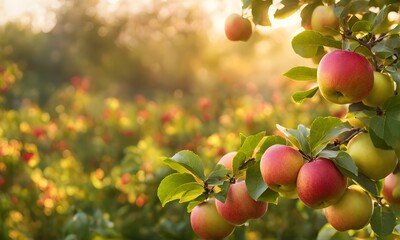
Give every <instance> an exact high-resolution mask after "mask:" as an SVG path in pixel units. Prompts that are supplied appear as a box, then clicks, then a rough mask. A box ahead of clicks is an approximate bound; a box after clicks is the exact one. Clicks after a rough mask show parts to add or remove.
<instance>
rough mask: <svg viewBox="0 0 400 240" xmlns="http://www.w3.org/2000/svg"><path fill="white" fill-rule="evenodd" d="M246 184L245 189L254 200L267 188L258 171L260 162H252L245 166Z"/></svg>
mask: <svg viewBox="0 0 400 240" xmlns="http://www.w3.org/2000/svg"><path fill="white" fill-rule="evenodd" d="M246 186H247V191H248V192H249V194H250V196H251V197H252V198H253V199H254V200H258V198H259V197H260V196H261V195H262V194H263V192H265V190H267V188H268V186H267V184H265V182H264V180H263V178H262V176H261V171H260V164H259V163H257V164H254V165H253V166H251V167H249V168H247V171H246Z"/></svg>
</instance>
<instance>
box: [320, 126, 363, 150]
mask: <svg viewBox="0 0 400 240" xmlns="http://www.w3.org/2000/svg"><path fill="white" fill-rule="evenodd" d="M365 131H366V130H365V129H364V128H352V129H351V130H350V131H349V132H350V133H349V135H348V136H346V137H345V138H344V139H343V140H340V139H335V141H334V142H333V143H329V144H328V146H327V149H329V150H334V151H339V150H340V145H342V144H347V143H348V142H349V141H350V140H351V139H352V138H353V137H355V136H356V135H357V134H359V133H361V132H365Z"/></svg>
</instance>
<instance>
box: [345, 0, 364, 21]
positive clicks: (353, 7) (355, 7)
mask: <svg viewBox="0 0 400 240" xmlns="http://www.w3.org/2000/svg"><path fill="white" fill-rule="evenodd" d="M344 6H345V7H344V8H343V10H342V12H341V13H340V17H339V19H343V20H345V19H346V18H347V16H348V15H349V14H356V13H360V12H367V11H368V8H369V4H368V1H364V0H356V1H354V0H353V1H349V3H347V4H345V5H344Z"/></svg>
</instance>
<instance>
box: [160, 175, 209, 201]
mask: <svg viewBox="0 0 400 240" xmlns="http://www.w3.org/2000/svg"><path fill="white" fill-rule="evenodd" d="M203 191H204V189H203V186H202V185H200V184H199V183H197V182H196V179H195V178H194V177H193V175H191V174H189V173H173V174H170V175H168V176H166V177H165V178H164V179H163V180H162V181H161V183H160V185H159V186H158V190H157V196H158V198H159V199H160V202H161V204H162V206H164V205H165V204H166V203H168V202H170V201H173V200H177V199H180V198H181V197H182V196H184V195H185V194H188V195H187V196H186V198H185V200H187V199H190V200H193V199H195V198H196V197H197V196H196V197H195V194H198V196H199V195H201V194H202V193H203ZM190 200H189V201H190Z"/></svg>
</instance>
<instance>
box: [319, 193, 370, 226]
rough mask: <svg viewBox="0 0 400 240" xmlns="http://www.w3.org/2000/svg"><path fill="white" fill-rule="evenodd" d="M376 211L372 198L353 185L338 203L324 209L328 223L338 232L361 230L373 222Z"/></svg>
mask: <svg viewBox="0 0 400 240" xmlns="http://www.w3.org/2000/svg"><path fill="white" fill-rule="evenodd" d="M373 210H374V206H373V203H372V199H371V196H370V195H369V194H368V193H367V192H366V191H365V190H364V189H362V188H361V187H360V186H357V185H352V186H350V187H348V188H347V190H346V192H345V193H344V194H343V196H342V197H341V198H340V199H339V201H338V202H336V203H334V204H332V205H330V206H329V207H327V208H324V210H323V211H324V214H325V217H326V219H327V220H328V222H329V223H330V224H331V225H332V227H334V228H335V229H336V230H338V231H348V230H359V229H362V228H363V227H365V226H366V225H367V224H368V223H369V221H370V220H371V216H372V213H373Z"/></svg>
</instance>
